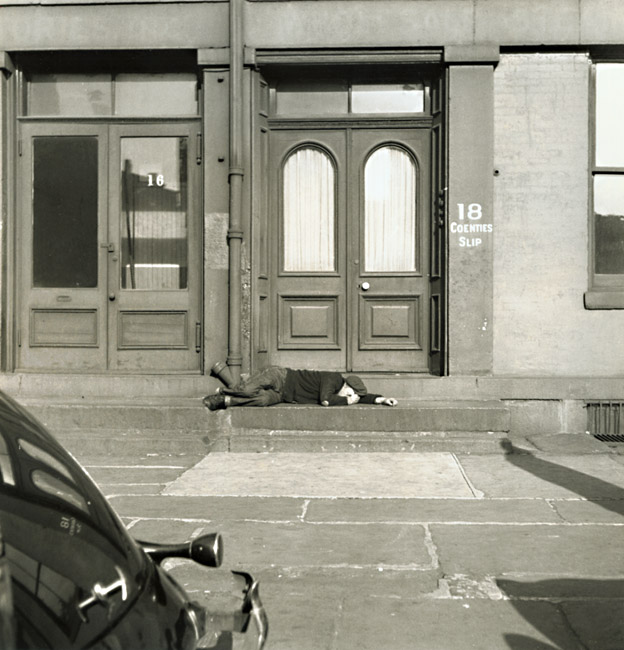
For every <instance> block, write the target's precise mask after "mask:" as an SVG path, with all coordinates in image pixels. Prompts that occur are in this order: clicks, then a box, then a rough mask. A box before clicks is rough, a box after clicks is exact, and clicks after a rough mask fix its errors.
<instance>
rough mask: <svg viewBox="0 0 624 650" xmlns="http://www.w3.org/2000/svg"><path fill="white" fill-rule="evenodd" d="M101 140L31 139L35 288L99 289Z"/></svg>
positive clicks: (53, 137) (77, 138) (70, 138)
mask: <svg viewBox="0 0 624 650" xmlns="http://www.w3.org/2000/svg"><path fill="white" fill-rule="evenodd" d="M97 158H98V143H97V139H96V138H94V137H66V136H50V137H37V138H34V141H33V286H35V287H59V288H60V287H65V288H70V287H96V286H97V273H98V269H97V255H98V242H97V228H98V214H97V203H98V169H97Z"/></svg>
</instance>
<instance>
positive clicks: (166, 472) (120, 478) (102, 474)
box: [85, 465, 186, 485]
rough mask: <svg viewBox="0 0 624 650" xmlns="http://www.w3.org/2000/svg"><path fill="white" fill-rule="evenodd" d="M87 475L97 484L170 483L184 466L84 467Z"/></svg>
mask: <svg viewBox="0 0 624 650" xmlns="http://www.w3.org/2000/svg"><path fill="white" fill-rule="evenodd" d="M85 469H86V470H87V472H88V473H89V476H91V478H92V479H93V480H94V481H95V482H96V483H97V484H98V485H99V484H108V485H114V484H122V485H123V484H134V483H165V484H168V483H172V482H173V481H175V480H176V479H177V478H178V477H179V476H180V474H182V472H184V471H185V469H186V468H185V467H171V466H157V467H154V466H149V467H145V466H140V465H129V466H125V467H120V466H115V467H101V466H100V467H94V466H91V467H86V468H85Z"/></svg>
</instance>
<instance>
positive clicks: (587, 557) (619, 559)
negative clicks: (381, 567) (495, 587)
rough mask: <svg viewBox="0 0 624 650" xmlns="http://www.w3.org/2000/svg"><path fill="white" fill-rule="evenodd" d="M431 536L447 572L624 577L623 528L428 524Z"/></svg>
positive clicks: (553, 525)
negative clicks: (485, 549) (485, 550)
mask: <svg viewBox="0 0 624 650" xmlns="http://www.w3.org/2000/svg"><path fill="white" fill-rule="evenodd" d="M431 534H432V537H433V543H434V545H435V548H436V550H437V553H438V556H439V558H440V565H441V567H442V570H443V571H445V572H446V573H466V574H472V573H476V574H481V575H503V574H510V573H516V574H517V573H526V574H540V573H542V574H552V573H556V574H558V575H560V576H562V577H566V576H575V577H577V576H588V577H591V576H613V577H617V576H624V546H623V545H622V539H623V538H624V528H623V527H621V526H602V527H597V526H586V525H580V526H571V525H556V524H543V525H533V524H527V525H506V524H505V525H489V524H483V525H477V526H475V525H460V526H458V525H446V524H432V525H431ZM484 544H486V545H487V553H484V552H483V549H484Z"/></svg>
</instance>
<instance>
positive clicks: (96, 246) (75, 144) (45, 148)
mask: <svg viewBox="0 0 624 650" xmlns="http://www.w3.org/2000/svg"><path fill="white" fill-rule="evenodd" d="M107 138H108V130H107V127H106V126H105V125H65V124H55V125H44V124H37V123H33V124H25V125H23V126H22V131H21V141H22V145H21V146H22V157H21V158H20V163H21V168H20V170H21V173H20V175H19V183H20V196H21V214H20V222H19V229H18V238H19V239H18V241H19V242H20V246H19V253H20V260H21V263H20V264H19V266H18V275H19V284H18V287H19V292H18V304H19V315H20V317H19V323H18V331H17V346H18V347H17V355H18V358H17V365H18V368H46V369H50V370H85V371H98V370H101V369H103V368H106V362H107V337H106V314H107V309H108V305H107V298H106V286H107V277H106V264H107V252H106V249H105V248H102V243H103V242H106V241H107V232H106V228H107V225H106V224H107V219H106V212H107V202H106V199H107V195H106V184H107V181H106V170H107V158H106V143H107Z"/></svg>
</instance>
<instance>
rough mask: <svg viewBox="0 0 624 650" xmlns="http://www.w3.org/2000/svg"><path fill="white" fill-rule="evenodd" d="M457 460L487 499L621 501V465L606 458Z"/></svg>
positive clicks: (623, 497)
mask: <svg viewBox="0 0 624 650" xmlns="http://www.w3.org/2000/svg"><path fill="white" fill-rule="evenodd" d="M457 458H458V460H459V462H460V464H461V466H462V468H463V469H464V471H465V473H466V475H467V476H468V477H469V479H470V481H471V483H472V484H473V485H474V486H475V487H476V488H477V489H479V490H481V491H482V492H483V493H484V494H485V496H487V497H536V498H570V497H579V496H580V497H583V498H586V499H614V500H624V466H623V465H621V464H620V463H618V462H617V461H615V460H614V459H613V457H611V456H609V455H602V454H600V455H582V456H547V457H541V456H537V455H534V454H523V453H513V454H508V455H504V456H491V455H488V456H474V455H470V456H464V455H460V454H458V455H457ZM623 514H624V512H623Z"/></svg>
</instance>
